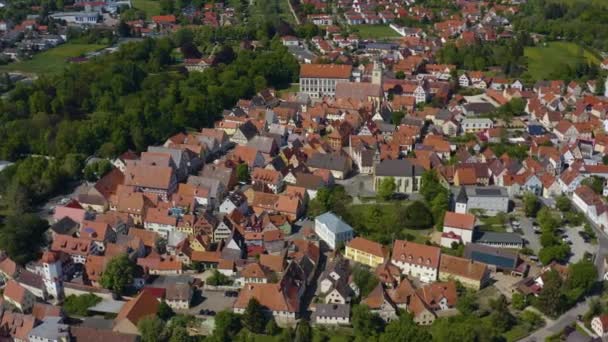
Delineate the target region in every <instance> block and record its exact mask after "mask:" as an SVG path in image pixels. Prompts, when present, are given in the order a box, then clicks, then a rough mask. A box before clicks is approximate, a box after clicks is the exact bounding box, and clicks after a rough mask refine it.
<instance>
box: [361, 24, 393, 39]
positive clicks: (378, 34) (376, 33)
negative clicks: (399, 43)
mask: <svg viewBox="0 0 608 342" xmlns="http://www.w3.org/2000/svg"><path fill="white" fill-rule="evenodd" d="M351 28H352V29H353V31H354V32H357V33H358V34H359V36H360V37H361V39H383V38H399V37H401V36H400V35H399V33H397V32H395V30H393V29H392V28H390V27H389V26H388V25H353V26H351Z"/></svg>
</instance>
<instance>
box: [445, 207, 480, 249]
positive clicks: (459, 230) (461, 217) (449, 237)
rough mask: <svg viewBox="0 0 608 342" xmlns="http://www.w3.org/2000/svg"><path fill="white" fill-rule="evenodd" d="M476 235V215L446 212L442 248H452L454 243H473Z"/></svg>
mask: <svg viewBox="0 0 608 342" xmlns="http://www.w3.org/2000/svg"><path fill="white" fill-rule="evenodd" d="M474 233H475V215H472V214H465V213H454V212H451V211H446V213H445V216H444V219H443V233H442V234H441V246H443V247H451V246H452V243H453V242H456V243H462V244H467V243H471V242H473V234H474Z"/></svg>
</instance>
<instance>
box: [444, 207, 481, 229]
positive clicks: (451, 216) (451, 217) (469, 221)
mask: <svg viewBox="0 0 608 342" xmlns="http://www.w3.org/2000/svg"><path fill="white" fill-rule="evenodd" d="M443 226H444V227H453V228H460V229H467V230H473V228H475V215H472V214H460V213H454V212H451V211H446V212H445V217H444V218H443Z"/></svg>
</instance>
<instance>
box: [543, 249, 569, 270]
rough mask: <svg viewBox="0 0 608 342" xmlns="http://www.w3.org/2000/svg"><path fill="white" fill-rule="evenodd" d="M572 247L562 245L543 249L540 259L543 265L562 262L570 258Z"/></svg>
mask: <svg viewBox="0 0 608 342" xmlns="http://www.w3.org/2000/svg"><path fill="white" fill-rule="evenodd" d="M568 254H570V246H568V245H565V244H561V245H555V246H549V247H544V248H541V249H540V251H539V252H538V259H539V260H540V262H542V264H543V265H548V264H550V263H551V261H557V262H562V261H565V260H566V259H567V258H568Z"/></svg>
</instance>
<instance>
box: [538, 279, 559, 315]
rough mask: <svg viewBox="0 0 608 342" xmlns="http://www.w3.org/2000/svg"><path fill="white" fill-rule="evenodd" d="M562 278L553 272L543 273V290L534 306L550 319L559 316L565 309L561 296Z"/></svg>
mask: <svg viewBox="0 0 608 342" xmlns="http://www.w3.org/2000/svg"><path fill="white" fill-rule="evenodd" d="M562 284H563V282H562V278H561V277H560V275H559V273H557V271H555V270H551V271H549V272H547V273H545V277H544V284H543V288H542V290H541V291H540V293H539V294H538V297H537V298H536V301H535V304H534V306H536V307H537V308H538V309H539V310H540V311H542V312H543V313H545V314H546V315H549V316H551V317H557V316H559V315H560V314H561V313H562V312H563V310H564V309H565V304H566V299H565V297H564V295H563V294H562Z"/></svg>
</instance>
